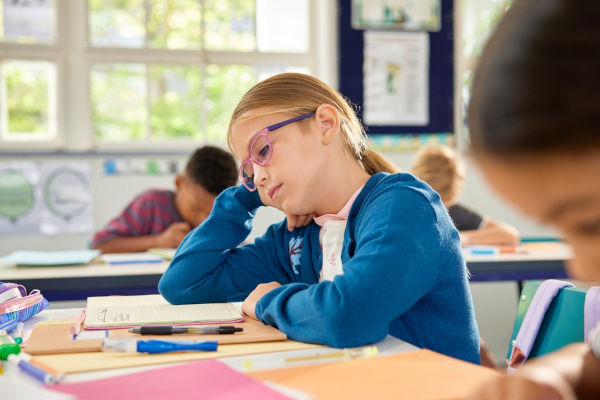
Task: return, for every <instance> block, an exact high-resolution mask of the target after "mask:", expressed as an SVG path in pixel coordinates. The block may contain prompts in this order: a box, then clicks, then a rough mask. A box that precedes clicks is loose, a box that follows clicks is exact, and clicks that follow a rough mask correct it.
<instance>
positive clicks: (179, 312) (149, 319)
mask: <svg viewBox="0 0 600 400" xmlns="http://www.w3.org/2000/svg"><path fill="white" fill-rule="evenodd" d="M242 319H243V317H242V315H241V314H240V313H239V311H238V310H236V308H235V307H234V306H233V304H231V303H208V304H183V305H172V304H169V303H168V302H167V301H166V300H165V299H164V298H163V297H162V296H160V295H146V296H105V297H89V298H88V303H87V308H86V316H85V327H86V328H89V327H127V326H135V325H163V324H164V325H167V324H168V325H171V324H197V323H210V322H234V321H240V320H242Z"/></svg>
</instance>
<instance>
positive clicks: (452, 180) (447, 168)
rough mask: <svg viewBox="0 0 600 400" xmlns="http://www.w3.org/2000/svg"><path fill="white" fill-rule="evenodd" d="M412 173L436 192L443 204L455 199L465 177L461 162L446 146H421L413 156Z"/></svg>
mask: <svg viewBox="0 0 600 400" xmlns="http://www.w3.org/2000/svg"><path fill="white" fill-rule="evenodd" d="M412 173H413V174H414V175H415V176H416V177H417V178H419V179H422V180H424V181H425V182H427V183H428V184H429V186H431V187H432V188H433V190H435V191H436V192H438V193H439V195H440V197H441V198H442V202H443V203H444V204H446V203H453V202H455V201H456V199H457V198H458V195H459V194H460V191H461V190H462V186H463V182H464V179H465V167H464V164H463V162H462V161H461V160H460V159H459V157H458V155H457V154H456V153H455V152H454V150H452V149H451V148H450V147H448V146H427V147H423V148H422V149H421V150H420V151H419V152H418V153H417V155H416V156H415V159H414V161H413V165H412Z"/></svg>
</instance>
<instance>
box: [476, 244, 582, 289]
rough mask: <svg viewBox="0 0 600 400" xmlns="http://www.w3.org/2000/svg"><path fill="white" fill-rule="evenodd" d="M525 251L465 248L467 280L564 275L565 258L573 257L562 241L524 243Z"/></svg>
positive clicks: (517, 278)
mask: <svg viewBox="0 0 600 400" xmlns="http://www.w3.org/2000/svg"><path fill="white" fill-rule="evenodd" d="M522 249H523V250H524V251H525V252H524V253H506V254H470V253H469V252H468V251H466V252H465V258H466V260H467V268H468V269H469V272H470V273H471V277H470V280H471V281H472V282H476V281H525V280H537V279H551V278H553V279H564V278H567V273H566V270H565V262H566V261H568V260H570V259H571V258H572V257H573V254H572V252H571V248H570V246H569V245H567V244H566V243H561V242H538V243H525V244H523V245H522Z"/></svg>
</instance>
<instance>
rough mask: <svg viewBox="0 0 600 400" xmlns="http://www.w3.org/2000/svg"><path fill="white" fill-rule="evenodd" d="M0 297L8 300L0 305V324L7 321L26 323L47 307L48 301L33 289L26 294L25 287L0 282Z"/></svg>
mask: <svg viewBox="0 0 600 400" xmlns="http://www.w3.org/2000/svg"><path fill="white" fill-rule="evenodd" d="M15 289H16V290H15ZM2 295H4V296H2ZM2 297H3V298H9V299H8V300H5V301H2V302H1V303H0V324H2V323H4V322H7V321H9V320H16V321H18V322H23V321H26V320H28V319H29V318H31V317H33V316H34V315H36V314H37V313H39V312H40V311H42V310H43V309H45V308H46V307H48V300H46V299H45V298H44V296H42V294H41V293H40V291H39V290H37V289H34V290H32V291H31V292H30V293H29V294H27V290H26V289H25V286H23V285H19V284H17V283H10V282H0V298H2Z"/></svg>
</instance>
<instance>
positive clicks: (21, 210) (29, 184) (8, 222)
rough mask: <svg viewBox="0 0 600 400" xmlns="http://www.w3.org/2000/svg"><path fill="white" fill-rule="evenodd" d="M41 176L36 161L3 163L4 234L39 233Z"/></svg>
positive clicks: (0, 207)
mask: <svg viewBox="0 0 600 400" xmlns="http://www.w3.org/2000/svg"><path fill="white" fill-rule="evenodd" d="M39 178H40V176H39V171H38V168H37V166H36V165H35V163H32V162H8V163H0V235H14V234H28V233H38V232H39V220H40V203H41V202H40V195H39V190H38V183H39Z"/></svg>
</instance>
